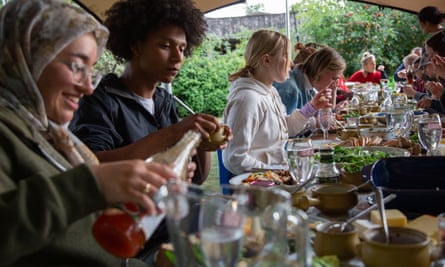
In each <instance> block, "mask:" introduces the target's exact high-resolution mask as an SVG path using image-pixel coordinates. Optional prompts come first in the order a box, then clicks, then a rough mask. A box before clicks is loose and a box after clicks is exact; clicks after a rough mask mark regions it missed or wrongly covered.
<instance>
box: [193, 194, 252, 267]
mask: <svg viewBox="0 0 445 267" xmlns="http://www.w3.org/2000/svg"><path fill="white" fill-rule="evenodd" d="M244 214H245V212H244V211H243V208H242V206H241V202H239V201H238V199H237V198H236V197H233V196H229V195H214V196H208V197H205V198H204V199H203V200H202V202H201V211H200V215H199V229H200V237H201V250H202V253H203V256H204V260H205V262H206V266H207V267H235V266H237V265H238V261H239V258H240V253H241V249H242V247H243V237H244Z"/></svg>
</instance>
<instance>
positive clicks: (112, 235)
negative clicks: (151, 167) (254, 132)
mask: <svg viewBox="0 0 445 267" xmlns="http://www.w3.org/2000/svg"><path fill="white" fill-rule="evenodd" d="M200 141H201V135H200V134H199V133H198V132H196V131H188V132H187V133H185V135H184V136H183V137H182V139H181V140H180V141H179V142H178V143H176V144H175V145H174V146H172V147H170V148H169V149H167V150H165V151H162V152H159V153H157V154H155V155H153V156H152V157H149V158H148V159H147V160H146V162H158V163H162V164H165V165H168V166H170V167H171V168H172V169H173V171H174V172H175V173H176V174H177V175H178V176H179V177H180V178H181V179H182V180H185V179H186V178H187V177H186V176H187V165H188V163H189V161H190V157H191V156H192V153H193V150H194V149H195V148H196V147H197V146H198V145H199V143H200ZM160 192H162V190H158V194H157V195H155V196H153V197H152V198H153V201H154V202H156V203H158V201H160V199H161V198H162V196H161V195H160ZM163 218H164V214H161V215H156V216H146V215H145V214H144V211H143V210H141V209H140V207H139V206H138V205H136V204H133V203H125V204H122V205H119V206H118V207H116V208H109V209H106V210H104V211H103V212H102V213H101V214H100V215H99V217H98V218H97V220H96V221H95V223H94V225H93V236H94V238H95V239H96V241H97V242H98V243H99V244H100V245H101V246H102V247H103V248H104V249H105V250H106V251H108V252H110V253H111V254H113V255H115V256H118V257H121V258H131V257H134V256H135V255H136V254H137V253H138V252H139V251H140V249H141V248H142V247H143V246H144V244H145V242H146V241H147V239H148V238H149V237H150V236H151V234H152V233H153V232H154V230H155V229H156V228H157V226H158V225H159V223H160V222H161V221H162V219H163Z"/></svg>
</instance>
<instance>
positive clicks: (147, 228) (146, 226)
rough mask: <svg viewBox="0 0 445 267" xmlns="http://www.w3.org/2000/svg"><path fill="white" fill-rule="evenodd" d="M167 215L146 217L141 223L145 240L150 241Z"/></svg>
mask: <svg viewBox="0 0 445 267" xmlns="http://www.w3.org/2000/svg"><path fill="white" fill-rule="evenodd" d="M164 217H165V214H159V215H154V216H144V217H142V219H141V221H140V222H139V223H140V225H141V228H142V229H143V230H144V234H145V239H146V240H147V239H149V238H150V236H151V235H152V234H153V232H154V231H155V230H156V228H157V227H158V225H159V224H160V223H161V221H162V220H163V219H164Z"/></svg>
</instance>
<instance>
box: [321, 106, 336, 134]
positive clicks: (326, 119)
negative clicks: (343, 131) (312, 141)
mask: <svg viewBox="0 0 445 267" xmlns="http://www.w3.org/2000/svg"><path fill="white" fill-rule="evenodd" d="M332 123H333V119H332V110H331V109H330V108H322V109H319V110H318V125H319V126H320V129H321V130H322V131H323V139H324V140H327V139H328V131H329V128H331V126H332Z"/></svg>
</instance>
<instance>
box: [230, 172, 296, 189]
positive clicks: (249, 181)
mask: <svg viewBox="0 0 445 267" xmlns="http://www.w3.org/2000/svg"><path fill="white" fill-rule="evenodd" d="M229 184H233V185H240V184H246V185H261V186H276V185H295V181H294V180H293V178H292V177H291V175H290V173H289V171H288V170H266V171H258V172H249V173H243V174H240V175H237V176H234V177H232V179H230V180H229Z"/></svg>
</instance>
